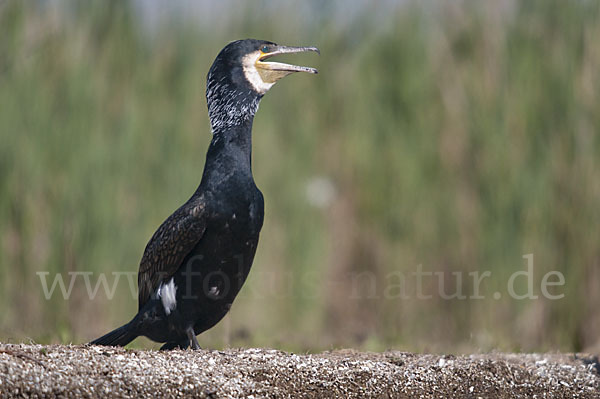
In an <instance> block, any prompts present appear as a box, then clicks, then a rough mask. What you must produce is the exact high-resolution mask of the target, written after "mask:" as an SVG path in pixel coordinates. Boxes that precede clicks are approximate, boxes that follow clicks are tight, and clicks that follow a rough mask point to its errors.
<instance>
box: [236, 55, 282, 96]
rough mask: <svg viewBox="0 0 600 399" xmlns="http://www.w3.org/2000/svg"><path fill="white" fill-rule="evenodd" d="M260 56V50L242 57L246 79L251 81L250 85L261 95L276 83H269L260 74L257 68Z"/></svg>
mask: <svg viewBox="0 0 600 399" xmlns="http://www.w3.org/2000/svg"><path fill="white" fill-rule="evenodd" d="M258 57H260V52H259V51H255V52H253V53H250V54H247V55H245V56H244V57H243V58H242V68H243V70H244V76H246V80H247V81H248V82H250V85H251V86H252V87H253V88H254V90H256V91H257V92H258V93H260V94H261V95H263V94H265V93H266V92H267V91H269V89H270V88H271V87H273V85H274V84H275V83H267V82H265V81H263V80H262V78H261V77H260V74H259V73H258V71H257V70H256V65H255V63H256V61H258Z"/></svg>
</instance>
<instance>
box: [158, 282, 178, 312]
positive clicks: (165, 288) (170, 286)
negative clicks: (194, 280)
mask: <svg viewBox="0 0 600 399" xmlns="http://www.w3.org/2000/svg"><path fill="white" fill-rule="evenodd" d="M176 291H177V287H176V286H175V281H173V277H171V280H169V282H168V283H167V284H164V283H161V285H160V286H159V287H158V291H157V294H158V296H159V297H160V301H161V302H162V304H163V307H164V308H165V313H166V314H167V316H168V315H169V314H170V313H171V312H172V311H173V310H174V309H175V307H176V306H177V300H176V299H175V292H176Z"/></svg>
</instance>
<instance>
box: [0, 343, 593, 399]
mask: <svg viewBox="0 0 600 399" xmlns="http://www.w3.org/2000/svg"><path fill="white" fill-rule="evenodd" d="M599 373H600V364H599V363H598V358H597V357H594V356H591V355H585V354H502V353H491V354H477V355H469V356H449V355H446V356H440V355H417V354H412V353H405V352H385V353H362V352H354V351H335V352H326V353H320V354H314V355H295V354H291V353H286V352H281V351H276V350H271V349H228V350H225V351H210V350H201V351H197V352H194V351H180V350H176V351H171V352H157V351H145V350H125V349H122V348H106V347H98V346H62V345H52V346H42V345H25V344H20V345H8V344H6V345H3V344H0V394H1V396H2V397H84V398H93V397H98V396H109V397H124V398H135V397H139V396H140V395H144V396H154V397H156V396H160V397H190V396H194V397H200V398H241V397H244V398H245V397H254V398H262V397H269V398H290V397H291V398H327V397H339V398H430V397H432V398H433V397H435V398H478V397H481V398H599V397H600V374H599Z"/></svg>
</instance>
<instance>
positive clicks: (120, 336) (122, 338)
mask: <svg viewBox="0 0 600 399" xmlns="http://www.w3.org/2000/svg"><path fill="white" fill-rule="evenodd" d="M138 335H139V334H138V332H137V328H136V325H135V324H134V321H130V322H129V323H127V324H125V325H124V326H121V327H119V328H117V329H115V330H113V331H111V332H109V333H108V334H105V335H103V336H101V337H100V338H98V339H95V340H93V341H92V342H90V345H103V346H125V345H127V344H128V343H130V342H131V341H133V340H134V339H135V338H137V337H138Z"/></svg>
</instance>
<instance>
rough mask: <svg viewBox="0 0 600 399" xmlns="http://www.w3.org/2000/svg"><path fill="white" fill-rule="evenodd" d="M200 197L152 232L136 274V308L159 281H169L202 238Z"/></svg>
mask: <svg viewBox="0 0 600 399" xmlns="http://www.w3.org/2000/svg"><path fill="white" fill-rule="evenodd" d="M206 219H207V217H206V212H205V206H204V201H203V199H202V198H192V199H190V201H188V202H186V203H185V204H184V205H183V206H181V207H180V208H179V209H177V210H176V211H175V212H174V213H173V214H172V215H171V216H169V217H168V218H167V220H165V221H164V222H163V224H161V225H160V227H159V228H158V230H156V232H155V233H154V235H153V236H152V238H151V239H150V241H149V242H148V245H146V249H145V250H144V255H143V256H142V261H141V262H140V271H139V273H138V292H139V309H141V308H142V307H143V306H144V305H145V304H146V302H148V300H149V299H150V296H151V295H152V293H153V292H154V291H155V290H156V289H157V288H158V286H159V285H160V283H161V282H163V281H165V280H168V279H169V278H171V276H172V275H173V274H174V273H175V272H176V271H177V269H179V267H180V266H181V263H182V262H183V260H184V259H185V257H186V256H187V255H188V254H189V253H190V251H191V250H192V249H193V248H194V247H195V246H196V244H197V243H198V241H200V239H201V238H202V235H203V234H204V230H205V229H206Z"/></svg>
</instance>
